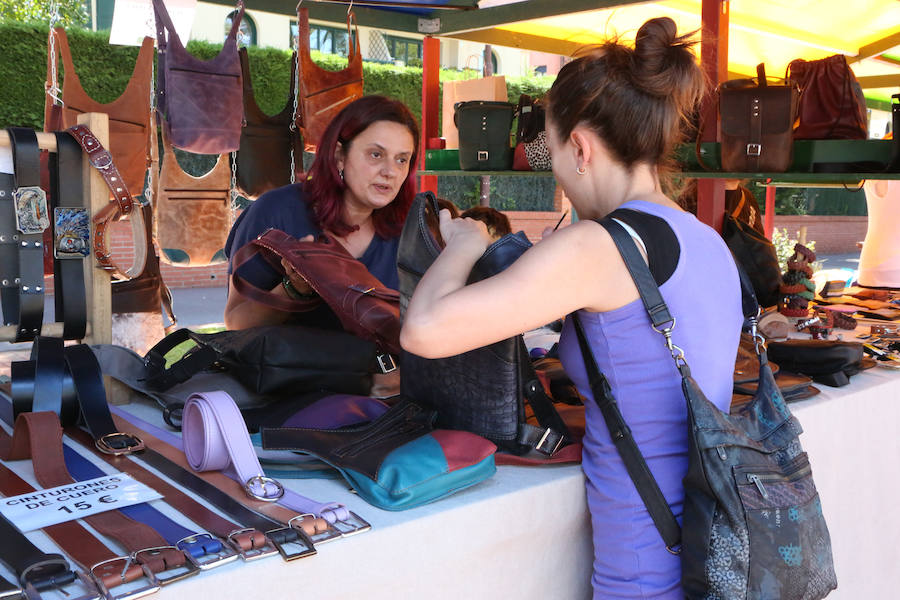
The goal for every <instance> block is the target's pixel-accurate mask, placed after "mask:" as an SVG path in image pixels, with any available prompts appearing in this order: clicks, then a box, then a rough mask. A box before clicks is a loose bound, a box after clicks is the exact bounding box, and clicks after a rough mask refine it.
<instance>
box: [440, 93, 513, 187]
mask: <svg viewBox="0 0 900 600" xmlns="http://www.w3.org/2000/svg"><path fill="white" fill-rule="evenodd" d="M514 109H515V105H514V104H511V103H510V102H487V101H484V100H472V101H469V102H458V103H456V105H455V106H454V113H453V122H454V123H455V124H456V128H457V129H458V131H459V167H460V168H461V169H462V170H463V171H507V170H509V169H511V168H512V162H513V149H512V147H511V146H510V145H509V133H510V130H511V129H512V121H513V110H514Z"/></svg>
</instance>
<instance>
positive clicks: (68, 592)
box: [0, 571, 105, 600]
mask: <svg viewBox="0 0 900 600" xmlns="http://www.w3.org/2000/svg"><path fill="white" fill-rule="evenodd" d="M73 573H74V574H75V579H73V580H72V581H70V582H68V583H66V584H64V585H56V586H53V587H52V588H48V589H54V590H57V591H59V593H60V594H62V595H63V596H65V598H66V600H104V598H105V596H104V595H103V593H102V592H101V591H100V589H99V588H98V587H97V584H96V583H95V582H94V580H93V579H91V578H90V577H88V576H87V575H85V574H84V573H82V572H81V571H73ZM76 586H78V587H80V588H81V589H82V590H83V592H84V593H82V594H76V593H75V589H73V588H75V587H76ZM42 591H43V590H38V589H37V588H35V587H34V585H33V584H32V583H31V582H28V583H26V584H25V587H24V588H23V591H22V593H23V594H24V595H25V598H27V599H28V600H43V596H42V595H41V592H42ZM13 597H17V596H13ZM2 598H7V596H4V595H3V594H0V599H2Z"/></svg>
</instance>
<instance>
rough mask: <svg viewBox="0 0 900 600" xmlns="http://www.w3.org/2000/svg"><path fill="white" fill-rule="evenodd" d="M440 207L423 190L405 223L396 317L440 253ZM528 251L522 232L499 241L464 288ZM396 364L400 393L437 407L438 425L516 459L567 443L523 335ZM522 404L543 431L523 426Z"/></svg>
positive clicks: (550, 451)
mask: <svg viewBox="0 0 900 600" xmlns="http://www.w3.org/2000/svg"><path fill="white" fill-rule="evenodd" d="M438 210H439V209H438V206H437V200H436V198H435V197H434V195H433V194H432V193H431V192H424V193H422V194H419V195H418V196H416V199H415V200H414V201H413V205H412V208H411V209H410V211H409V215H408V216H407V218H406V224H405V225H404V227H403V233H402V234H401V236H400V248H399V252H398V257H397V268H398V271H399V277H400V315H401V319H402V318H403V315H404V314H405V312H406V307H407V306H408V305H409V299H410V297H411V296H412V294H413V291H414V290H415V288H416V285H417V284H418V282H419V280H420V279H421V278H422V275H424V273H425V271H426V270H427V269H428V267H429V266H430V265H431V263H433V262H434V260H435V258H437V256H438V254H440V252H441V245H440V243H439V242H438V238H437V237H436V236H435V234H434V233H433V230H434V231H437V222H438V221H437V214H438ZM530 246H531V243H530V242H529V241H528V238H527V237H525V234H524V233H522V232H519V233H515V234H509V235H506V236H504V237H502V238H500V239H499V240H497V241H496V242H494V243H493V244H491V245H490V246H489V247H488V248H487V250H486V251H485V253H484V255H483V256H482V257H481V258H480V259H479V260H478V262H477V263H476V264H475V267H474V268H473V269H472V273H471V275H470V276H469V283H471V282H474V281H479V280H481V279H485V278H487V277H490V276H491V275H495V274H497V273H499V272H500V271H502V270H503V269H505V268H506V267H507V266H508V265H509V264H511V263H512V262H513V261H514V260H515V259H516V258H518V257H519V256H521V255H522V253H523V252H525V250H527V249H528V248H529V247H530ZM400 364H401V365H402V368H403V376H402V377H401V379H400V386H401V390H402V393H403V395H405V396H408V397H409V398H412V399H413V400H416V401H417V402H420V403H422V404H425V405H427V406H429V407H432V408H434V409H435V410H437V413H438V417H437V423H436V426H437V427H440V428H444V429H462V430H465V431H470V432H472V433H475V434H478V435H480V436H482V437H485V438H487V439H489V440H491V441H492V442H494V443H495V444H497V446H498V447H499V448H500V449H501V450H505V451H507V452H511V453H514V454H523V453H525V452H528V451H529V450H531V449H537V450H538V451H541V452H543V453H544V454H548V455H549V454H553V452H554V451H555V450H557V449H558V448H560V447H561V446H562V445H564V444H565V442H566V432H567V429H566V426H565V424H564V423H563V421H562V419H561V418H560V417H559V414H558V413H557V412H556V410H555V409H554V408H553V404H552V402H551V401H550V399H549V398H548V397H547V396H546V394H545V393H544V389H543V387H542V386H541V384H540V382H539V381H538V378H537V375H535V373H534V369H533V367H532V366H531V359H530V358H529V356H528V352H527V350H526V349H525V343H524V341H523V339H522V336H521V335H519V336H515V337H512V338H509V339H506V340H502V341H500V342H496V343H494V344H491V345H490V346H485V347H483V348H477V349H475V350H470V351H469V352H464V353H462V354H457V355H456V356H450V357H447V358H438V359H427V358H422V357H420V356H416V355H415V354H410V353H408V352H404V353H403V354H402V355H401V359H400ZM526 400H527V401H528V402H529V404H530V405H531V407H532V409H533V410H534V413H535V416H536V417H537V420H538V422H539V423H540V427H535V426H533V425H529V424H527V423H526V422H525V405H524V402H525V401H526Z"/></svg>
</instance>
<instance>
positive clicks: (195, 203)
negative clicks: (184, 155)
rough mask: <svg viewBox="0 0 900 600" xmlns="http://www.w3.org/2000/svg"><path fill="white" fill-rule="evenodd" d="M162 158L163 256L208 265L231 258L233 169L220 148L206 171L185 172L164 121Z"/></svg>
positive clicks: (159, 228) (159, 235)
mask: <svg viewBox="0 0 900 600" xmlns="http://www.w3.org/2000/svg"><path fill="white" fill-rule="evenodd" d="M162 140H163V152H164V153H163V158H162V169H161V170H160V173H159V183H158V188H157V192H156V206H155V210H156V241H157V243H158V244H159V248H160V251H161V255H160V258H161V259H162V260H163V262H165V263H167V264H170V265H172V266H174V267H205V266H208V265H217V264H220V263H223V262H225V261H227V260H228V259H227V257H226V256H225V240H226V239H228V232H229V230H230V229H231V222H232V218H231V216H232V213H231V172H230V170H229V168H228V155H227V154H222V155H220V156H219V158H218V160H216V164H215V166H214V167H213V168H212V170H210V171H209V172H208V173H206V174H205V175H201V176H200V177H194V176H193V175H190V174H189V173H185V172H184V171H183V170H182V169H181V167H180V166H178V161H177V160H176V158H175V151H174V149H173V148H172V144H171V143H170V141H169V136H168V133H167V131H166V128H165V127H163V132H162Z"/></svg>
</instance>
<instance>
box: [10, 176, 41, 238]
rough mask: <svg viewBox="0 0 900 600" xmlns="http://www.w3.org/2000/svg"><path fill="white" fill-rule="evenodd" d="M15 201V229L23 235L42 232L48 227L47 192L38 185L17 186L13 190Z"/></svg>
mask: <svg viewBox="0 0 900 600" xmlns="http://www.w3.org/2000/svg"><path fill="white" fill-rule="evenodd" d="M13 199H14V200H15V203H16V229H18V230H19V231H21V232H22V233H24V234H25V235H29V234H33V233H43V232H44V230H45V229H47V228H48V227H50V213H49V211H48V210H47V193H46V192H44V190H42V189H41V187H40V186H38V185H28V186H25V187H20V188H17V189H16V191H14V192H13Z"/></svg>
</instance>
